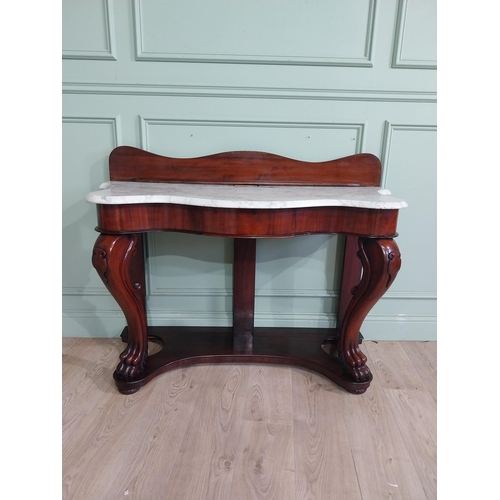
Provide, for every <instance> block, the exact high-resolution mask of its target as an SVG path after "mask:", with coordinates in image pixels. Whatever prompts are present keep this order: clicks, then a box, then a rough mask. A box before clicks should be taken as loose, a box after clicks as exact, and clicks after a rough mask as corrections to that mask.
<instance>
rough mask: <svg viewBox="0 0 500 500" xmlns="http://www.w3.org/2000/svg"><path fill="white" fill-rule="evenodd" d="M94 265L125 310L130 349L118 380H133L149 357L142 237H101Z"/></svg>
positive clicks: (123, 356)
mask: <svg viewBox="0 0 500 500" xmlns="http://www.w3.org/2000/svg"><path fill="white" fill-rule="evenodd" d="M92 264H93V266H94V267H95V269H96V271H97V273H98V274H99V276H100V277H101V279H102V281H103V282H104V284H105V285H106V288H107V289H108V290H109V292H110V293H111V295H112V296H113V297H114V299H115V300H116V302H118V305H119V306H120V307H121V309H122V311H123V313H124V314H125V319H126V320H127V325H128V345H127V348H126V349H125V350H124V351H123V352H122V353H121V354H120V363H119V365H118V366H117V368H116V370H115V373H114V377H115V379H116V380H119V381H129V380H133V379H134V378H136V377H137V376H138V375H140V374H141V372H142V371H143V370H144V365H145V363H146V360H147V354H148V353H147V348H148V342H147V322H146V290H145V279H144V254H143V247H142V234H124V235H112V234H101V235H99V237H98V238H97V241H96V242H95V245H94V251H93V254H92ZM122 392H133V391H122Z"/></svg>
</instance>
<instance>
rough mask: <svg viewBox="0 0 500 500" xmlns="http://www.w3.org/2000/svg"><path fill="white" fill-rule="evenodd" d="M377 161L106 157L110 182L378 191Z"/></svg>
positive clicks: (134, 153) (362, 157)
mask: <svg viewBox="0 0 500 500" xmlns="http://www.w3.org/2000/svg"><path fill="white" fill-rule="evenodd" d="M381 172H382V166H381V163H380V160H379V159H378V158H377V157H376V156H374V155H372V154H367V153H361V154H355V155H351V156H347V157H345V158H340V159H337V160H329V161H324V162H307V161H300V160H293V159H290V158H285V157H283V156H278V155H275V154H271V153H263V152H252V151H236V152H228V153H218V154H213V155H209V156H202V157H199V158H169V157H167V156H160V155H157V154H153V153H150V152H148V151H144V150H142V149H138V148H133V147H130V146H119V147H117V148H115V149H114V150H113V151H112V152H111V154H110V156H109V174H110V180H111V181H127V182H172V183H173V182H177V183H188V184H189V183H193V184H259V185H269V186H272V185H301V186H380V180H381Z"/></svg>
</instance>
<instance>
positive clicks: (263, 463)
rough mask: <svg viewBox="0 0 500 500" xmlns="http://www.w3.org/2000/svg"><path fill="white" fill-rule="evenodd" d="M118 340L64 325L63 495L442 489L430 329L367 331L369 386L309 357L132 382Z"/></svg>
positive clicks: (268, 497)
mask: <svg viewBox="0 0 500 500" xmlns="http://www.w3.org/2000/svg"><path fill="white" fill-rule="evenodd" d="M122 349H123V343H122V342H121V341H120V340H119V339H63V349H62V353H63V362H62V380H63V387H62V395H63V404H62V432H63V450H62V451H63V457H62V458H63V470H62V497H63V499H65V500H83V499H89V498H91V499H93V500H114V499H123V498H126V499H131V500H132V499H134V500H198V499H199V500H211V499H214V500H215V499H217V500H333V499H338V500H358V499H359V500H380V499H385V498H387V499H401V500H420V499H423V500H431V499H435V498H436V488H437V486H436V483H437V477H436V476H437V474H436V399H437V391H436V372H437V367H436V365H437V362H436V343H435V342H370V341H365V342H363V345H362V350H363V352H364V353H365V354H366V355H367V357H368V366H369V367H370V368H371V370H372V373H373V375H374V379H373V382H372V384H371V386H370V388H369V389H368V390H367V392H366V393H365V394H363V395H353V394H349V393H347V392H346V391H344V390H343V389H341V388H339V387H337V386H336V385H335V384H333V383H332V382H330V381H329V380H327V379H326V378H324V377H323V376H321V375H319V374H316V373H314V372H311V371H308V370H304V369H301V368H293V367H289V366H273V365H262V364H219V365H213V364H207V365H196V366H192V367H186V368H179V369H177V370H173V371H171V372H167V373H165V374H163V375H160V376H159V377H157V378H156V379H154V380H153V381H151V382H150V383H149V384H147V385H146V386H144V387H143V388H141V389H140V390H139V391H138V392H137V393H135V394H132V395H128V396H125V395H122V394H120V393H119V392H118V391H117V390H116V388H115V385H114V381H113V378H112V373H113V370H114V368H115V367H116V364H117V362H118V354H119V352H120V351H121V350H122Z"/></svg>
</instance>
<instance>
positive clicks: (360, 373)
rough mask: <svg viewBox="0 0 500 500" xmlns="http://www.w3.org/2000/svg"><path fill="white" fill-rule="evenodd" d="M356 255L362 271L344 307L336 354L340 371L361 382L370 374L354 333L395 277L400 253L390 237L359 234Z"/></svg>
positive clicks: (357, 331)
mask: <svg viewBox="0 0 500 500" xmlns="http://www.w3.org/2000/svg"><path fill="white" fill-rule="evenodd" d="M358 257H359V258H360V259H361V263H362V266H363V275H362V278H361V282H360V283H359V285H358V286H356V287H354V289H353V291H352V294H353V295H352V298H351V301H350V302H349V305H348V306H347V309H346V311H345V316H344V320H343V322H342V326H341V331H340V342H339V356H340V359H341V361H342V367H343V369H344V372H345V373H346V374H348V375H349V376H350V377H352V378H353V379H354V380H356V381H357V382H364V381H367V380H369V378H370V369H369V368H368V366H366V356H365V355H364V354H363V353H362V352H361V349H360V348H359V342H358V334H359V331H360V329H361V325H362V323H363V321H364V319H365V318H366V315H367V314H368V313H369V312H370V310H371V309H372V307H373V306H374V305H375V304H376V303H377V301H378V300H379V299H380V298H381V297H382V296H383V295H384V293H385V292H386V291H387V290H388V289H389V287H390V286H391V285H392V283H393V281H394V279H395V278H396V275H397V274H398V271H399V268H400V267H401V254H400V252H399V248H398V246H397V244H396V242H395V241H394V240H393V239H371V238H359V252H358Z"/></svg>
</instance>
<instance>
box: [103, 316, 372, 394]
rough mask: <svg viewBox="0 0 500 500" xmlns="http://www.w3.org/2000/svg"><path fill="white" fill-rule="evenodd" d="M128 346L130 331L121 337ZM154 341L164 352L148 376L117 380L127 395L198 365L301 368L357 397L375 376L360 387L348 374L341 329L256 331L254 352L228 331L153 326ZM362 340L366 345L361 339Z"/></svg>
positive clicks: (150, 334) (152, 361)
mask: <svg viewBox="0 0 500 500" xmlns="http://www.w3.org/2000/svg"><path fill="white" fill-rule="evenodd" d="M121 338H122V340H123V341H124V342H127V341H128V328H127V327H125V329H124V330H123V332H122V334H121ZM148 339H149V341H151V342H155V343H158V344H160V345H161V346H162V349H161V350H160V351H159V352H157V353H155V354H153V355H151V356H149V357H148V360H147V363H146V366H145V368H144V371H143V372H142V373H141V374H140V375H138V376H137V377H135V378H134V379H133V380H123V379H122V378H121V377H120V376H119V375H117V373H116V372H115V373H114V375H113V377H114V379H115V383H116V386H117V387H118V390H119V391H120V392H121V393H122V394H132V393H134V392H136V391H138V390H139V389H140V388H141V387H142V386H144V385H145V384H147V383H148V382H149V381H150V380H152V379H153V378H154V377H156V376H158V375H160V374H162V373H165V372H167V371H169V370H172V369H174V368H178V367H181V366H190V365H194V364H198V363H270V364H278V365H279V364H281V365H291V366H298V367H302V368H307V369H310V370H313V371H315V372H318V373H321V374H322V375H324V376H325V377H327V378H328V379H330V380H331V381H332V382H334V383H335V384H337V385H339V386H340V387H342V388H344V389H345V390H346V391H348V392H350V393H353V394H362V393H364V392H365V391H366V389H368V387H369V385H370V382H371V380H372V377H371V375H370V377H369V380H367V381H364V382H356V381H355V380H352V379H351V378H350V377H349V376H348V375H346V374H345V373H344V372H343V370H342V367H341V364H340V360H339V358H338V356H337V342H338V335H337V331H336V329H327V328H267V327H266V328H264V327H261V328H255V330H254V335H253V339H252V345H251V346H250V347H251V349H247V350H246V351H245V352H244V353H241V350H240V351H239V352H238V348H237V346H236V347H234V346H233V330H232V328H224V327H191V326H188V327H178V326H153V327H148ZM359 341H360V342H361V341H362V337H361V334H360V339H359Z"/></svg>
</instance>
